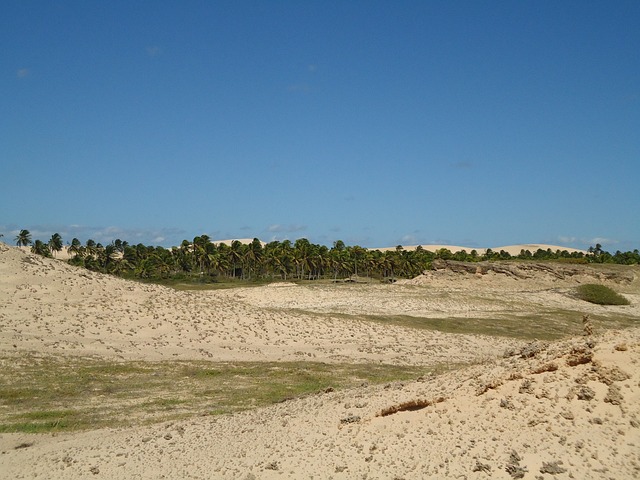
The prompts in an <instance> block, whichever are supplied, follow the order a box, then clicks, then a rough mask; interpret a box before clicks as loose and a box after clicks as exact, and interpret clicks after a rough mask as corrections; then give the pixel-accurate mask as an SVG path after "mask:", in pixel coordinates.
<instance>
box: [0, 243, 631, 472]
mask: <svg viewBox="0 0 640 480" xmlns="http://www.w3.org/2000/svg"><path fill="white" fill-rule="evenodd" d="M634 272H637V270H635V271H634ZM634 275H635V278H634V279H633V280H632V281H629V282H626V283H621V284H618V285H616V286H617V289H618V290H619V291H622V292H623V293H624V295H625V296H626V297H627V298H629V299H630V300H631V305H630V306H626V307H602V306H596V305H591V304H587V303H585V302H582V301H580V300H577V299H576V298H573V297H572V296H571V295H569V294H568V292H569V290H570V289H571V288H572V287H573V286H575V285H576V284H578V283H580V282H582V281H584V280H585V279H584V278H581V277H570V278H569V277H567V278H562V279H559V278H555V277H553V278H547V277H545V276H544V275H539V276H537V277H535V278H531V279H527V280H518V279H514V278H505V277H504V276H501V275H498V274H494V273H489V274H487V275H484V276H474V275H468V276H464V275H460V274H453V273H451V272H440V273H437V272H435V273H430V274H428V275H425V276H422V277H419V278H417V279H414V280H410V281H406V282H398V283H397V284H392V285H382V284H380V285H359V284H356V285H354V284H345V285H314V284H304V285H296V284H292V283H279V284H272V285H268V286H261V287H254V288H235V289H230V290H212V291H176V290H173V289H170V288H165V287H161V286H156V285H148V284H141V283H137V282H131V281H125V280H121V279H118V278H115V277H111V276H106V275H101V274H97V273H92V272H89V271H86V270H84V269H80V268H75V267H71V266H69V265H67V264H66V263H64V262H62V261H59V260H52V259H45V258H41V257H38V256H35V255H32V254H30V253H27V252H24V251H22V250H20V249H17V248H14V247H8V246H6V245H4V244H0V304H1V305H2V307H1V308H0V327H1V330H0V354H1V356H2V358H3V361H19V359H20V358H21V357H22V356H23V355H26V354H33V353H34V352H36V353H37V354H38V355H54V356H62V357H65V356H69V357H82V356H91V357H92V358H104V359H113V360H120V361H125V360H136V361H148V362H153V361H159V360H198V361H204V360H206V361H216V362H218V361H230V362H240V361H259V362H285V361H300V360H308V361H314V362H325V363H328V364H332V363H335V364H338V363H345V362H348V363H360V364H371V363H386V364H395V365H415V366H423V367H424V368H425V372H426V371H428V369H429V368H430V367H433V366H437V365H441V364H468V365H469V366H467V367H465V368H462V369H457V370H455V371H451V372H448V373H444V374H442V375H433V374H426V375H424V376H420V377H419V378H416V379H415V380H412V381H404V382H391V383H387V384H384V385H363V386H361V387H358V388H353V389H347V390H336V391H326V392H318V393H316V394H314V395H309V396H305V397H304V398H299V399H292V400H289V401H286V402H283V403H278V404H276V405H272V406H268V407H263V408H257V409H253V410H248V411H244V412H239V413H234V414H228V415H218V416H194V417H191V418H187V419H183V420H176V421H171V422H163V423H158V424H151V425H139V426H136V427H132V428H117V429H115V428H114V429H109V428H106V429H99V430H93V431H81V432H69V433H53V434H52V433H48V434H23V433H0V478H12V479H13V478H47V479H56V478H60V479H62V478H64V479H85V478H100V477H102V478H109V479H130V478H144V479H147V478H148V479H156V478H172V479H173V478H194V479H195V478H200V479H207V478H211V479H215V478H225V479H226V478H229V479H272V478H292V479H294V478H314V479H325V478H326V479H329V478H334V479H341V478H344V479H351V478H358V479H365V478H366V479H393V478H398V479H400V478H403V479H420V478H468V479H475V478H478V479H481V478H488V477H491V478H498V479H500V478H532V479H534V478H535V479H539V478H547V479H550V478H580V479H591V478H592V479H603V478H604V479H626V478H629V479H631V478H638V477H640V368H639V365H640V364H639V363H638V362H639V361H640V328H629V329H625V330H608V331H604V330H602V329H596V330H597V335H596V336H593V337H583V336H576V337H573V338H569V339H564V340H561V341H555V342H542V341H534V342H532V341H530V340H523V339H517V338H509V337H505V336H499V337H498V336H489V335H479V334H475V335H474V334H457V333H452V332H446V331H438V330H434V329H425V328H422V329H416V328H410V327H407V326H403V325H402V324H401V323H397V322H396V323H393V322H392V323H389V324H386V323H385V322H383V321H373V320H372V319H371V318H370V317H371V316H376V317H381V318H383V317H388V318H426V319H428V318H452V319H457V320H465V319H470V318H473V319H482V318H486V319H491V318H513V319H514V320H513V321H514V328H517V327H518V324H517V322H518V318H526V317H527V315H530V314H531V313H532V312H536V311H539V310H545V311H555V310H557V311H560V310H562V311H564V312H575V315H576V319H575V322H576V325H580V323H581V318H582V314H591V315H593V316H594V317H596V316H598V317H602V318H609V317H611V318H616V317H617V316H625V317H626V318H640V289H639V288H638V279H637V274H636V273H634ZM0 408H2V409H4V411H6V409H7V408H8V407H7V406H6V405H1V404H0ZM520 474H522V476H519V475H520Z"/></svg>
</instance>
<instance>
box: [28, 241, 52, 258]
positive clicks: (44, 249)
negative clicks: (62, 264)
mask: <svg viewBox="0 0 640 480" xmlns="http://www.w3.org/2000/svg"><path fill="white" fill-rule="evenodd" d="M31 253H35V254H37V255H42V256H43V257H50V256H51V252H50V251H49V246H48V245H47V244H46V243H44V242H43V241H42V240H36V243H35V244H34V245H33V246H32V247H31Z"/></svg>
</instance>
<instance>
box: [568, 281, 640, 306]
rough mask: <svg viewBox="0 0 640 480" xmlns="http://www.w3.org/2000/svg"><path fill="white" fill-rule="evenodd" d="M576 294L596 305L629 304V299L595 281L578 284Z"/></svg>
mask: <svg viewBox="0 0 640 480" xmlns="http://www.w3.org/2000/svg"><path fill="white" fill-rule="evenodd" d="M576 296H577V297H578V298H580V299H581V300H585V301H587V302H591V303H596V304H598V305H629V300H627V299H626V298H625V297H623V296H622V295H620V294H619V293H617V292H616V291H615V290H613V289H611V288H609V287H605V286H604V285H598V284H595V283H588V284H585V285H580V286H579V287H578V288H576Z"/></svg>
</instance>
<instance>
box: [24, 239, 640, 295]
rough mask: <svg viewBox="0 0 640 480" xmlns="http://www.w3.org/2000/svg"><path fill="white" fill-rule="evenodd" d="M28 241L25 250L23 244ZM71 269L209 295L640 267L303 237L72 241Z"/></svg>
mask: <svg viewBox="0 0 640 480" xmlns="http://www.w3.org/2000/svg"><path fill="white" fill-rule="evenodd" d="M16 241H17V243H18V244H25V245H28V244H31V234H30V233H29V232H28V231H27V230H23V231H21V232H20V235H18V237H16ZM25 242H27V243H25ZM61 248H62V238H61V237H60V235H59V234H57V233H55V234H54V235H53V236H52V237H51V239H50V240H49V242H48V243H44V242H41V241H39V240H36V243H35V244H34V246H33V247H32V251H33V252H34V253H38V254H40V255H43V256H51V255H52V254H54V255H55V253H56V252H59V251H60V250H61ZM67 252H68V253H69V254H70V255H71V259H70V260H69V263H71V264H72V265H77V266H83V267H85V268H87V269H89V270H93V271H98V272H102V273H110V274H114V275H118V276H121V277H125V278H131V279H138V280H147V281H152V282H155V283H164V284H166V285H171V286H176V287H178V288H204V287H205V286H213V285H216V284H224V286H226V287H228V286H232V285H233V284H234V283H235V282H242V283H247V282H251V283H260V282H262V283H264V282H271V281H277V280H284V281H292V280H296V281H301V280H313V281H317V280H322V279H324V280H327V281H331V280H332V281H337V280H339V279H340V280H344V279H349V280H358V281H360V280H361V279H363V278H365V279H368V280H372V279H374V280H376V281H393V280H394V279H395V278H413V277H415V276H417V275H419V274H420V273H422V272H423V271H425V270H428V269H430V268H431V263H432V262H433V260H435V259H442V260H456V261H465V262H479V261H504V260H524V261H527V260H531V261H558V262H563V263H608V264H612V263H617V264H624V265H634V264H640V252H639V251H638V250H634V251H633V252H626V253H622V252H616V253H615V255H611V254H609V253H607V252H605V251H603V250H602V248H601V246H600V245H596V247H592V248H590V249H589V252H588V253H587V254H583V253H581V252H568V251H567V250H557V251H555V252H553V251H551V250H550V249H547V250H542V249H538V250H536V251H535V252H530V251H529V250H522V251H521V252H520V254H519V255H516V256H512V255H510V254H509V253H508V252H506V251H504V250H501V251H499V252H495V251H493V250H491V249H488V250H487V251H486V252H485V253H484V254H482V255H480V254H478V252H477V251H476V250H471V251H470V252H466V251H465V250H462V251H460V252H455V253H453V252H451V251H450V250H448V249H446V248H442V249H440V250H438V251H436V252H430V251H426V250H424V249H423V248H422V247H418V248H417V249H415V250H405V249H404V248H402V246H398V247H396V248H395V249H392V250H385V251H384V252H383V251H380V250H368V249H366V248H363V247H361V246H359V245H354V246H348V245H345V243H344V242H343V241H341V240H338V241H336V242H334V243H333V246H332V247H331V248H329V247H327V246H325V245H318V244H313V243H310V242H309V240H307V239H306V238H300V239H298V240H296V241H295V242H291V241H289V240H284V241H282V242H280V241H273V242H270V243H267V244H262V243H261V242H260V241H259V240H258V239H257V238H254V239H253V241H252V242H250V243H248V244H243V243H241V242H239V241H237V240H236V241H233V242H232V243H231V244H230V245H227V244H224V243H218V244H216V243H213V242H212V241H211V239H210V238H209V237H208V236H207V235H200V236H197V237H195V238H194V239H193V240H192V241H189V240H183V241H182V243H181V244H180V246H179V247H173V248H171V249H167V248H164V247H154V246H147V245H144V244H142V243H139V244H137V245H129V243H128V242H126V241H122V240H120V239H116V240H114V241H113V242H112V243H110V244H108V245H106V246H104V245H102V244H100V243H96V242H95V241H94V240H91V239H89V240H87V241H86V243H85V244H84V245H83V244H82V243H81V242H80V240H79V239H77V238H74V239H73V240H72V241H71V244H69V245H68V246H67Z"/></svg>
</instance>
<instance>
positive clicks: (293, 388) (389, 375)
mask: <svg viewBox="0 0 640 480" xmlns="http://www.w3.org/2000/svg"><path fill="white" fill-rule="evenodd" d="M448 368H450V366H446V367H445V366H443V367H439V368H438V369H437V371H444V370H446V369H448ZM431 371H433V369H432V370H431ZM426 373H429V369H427V368H425V367H415V366H411V367H402V366H394V365H383V364H353V365H349V364H326V363H317V362H306V361H305V362H287V363H277V362H265V363H259V362H236V363H224V362H204V361H198V362H196V361H193V362H188V361H182V362H113V361H108V360H96V359H92V358H78V357H38V356H28V355H26V356H22V357H20V358H19V359H17V358H15V357H3V358H0V384H2V385H3V387H2V389H0V406H2V407H8V408H0V433H1V432H27V433H39V432H52V431H65V430H82V429H93V428H103V427H117V426H128V425H136V424H142V423H152V422H160V421H165V420H170V419H178V418H185V417H189V416H194V415H214V414H223V413H230V412H235V411H240V410H246V409H249V408H255V407H259V406H264V405H269V404H273V403H277V402H282V401H285V400H287V399H290V398H294V397H298V396H301V395H309V394H319V393H320V392H323V391H325V390H327V389H329V388H333V389H343V388H349V387H355V386H358V385H360V384H362V383H363V382H367V383H372V384H375V383H386V382H389V381H396V380H406V379H415V378H417V377H419V376H420V375H424V374H426Z"/></svg>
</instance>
